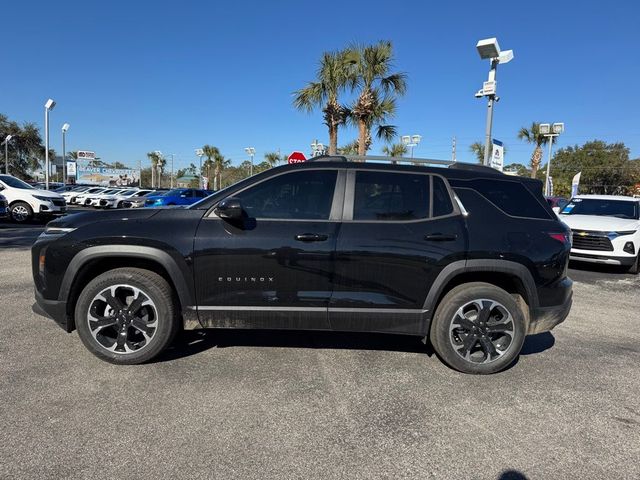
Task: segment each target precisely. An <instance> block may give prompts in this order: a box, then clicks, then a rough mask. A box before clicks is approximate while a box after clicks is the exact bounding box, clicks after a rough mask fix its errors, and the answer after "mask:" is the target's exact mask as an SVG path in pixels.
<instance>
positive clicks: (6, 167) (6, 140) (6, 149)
mask: <svg viewBox="0 0 640 480" xmlns="http://www.w3.org/2000/svg"><path fill="white" fill-rule="evenodd" d="M12 138H13V135H7V136H6V137H4V142H2V144H3V145H4V173H5V174H7V175H9V141H10V140H11V139H12Z"/></svg>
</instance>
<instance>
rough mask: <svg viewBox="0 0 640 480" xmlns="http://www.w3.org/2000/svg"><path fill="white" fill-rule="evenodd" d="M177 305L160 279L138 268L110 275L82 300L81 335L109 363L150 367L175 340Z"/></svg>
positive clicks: (79, 309)
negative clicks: (149, 362)
mask: <svg viewBox="0 0 640 480" xmlns="http://www.w3.org/2000/svg"><path fill="white" fill-rule="evenodd" d="M176 303H177V302H176V301H175V295H174V293H173V291H172V289H171V286H170V285H169V284H168V282H167V281H166V280H165V279H164V278H162V277H161V276H160V275H158V274H156V273H154V272H151V271H148V270H143V269H138V268H118V269H114V270H110V271H108V272H105V273H103V274H101V275H99V276H97V277H96V278H94V279H93V280H92V281H91V282H89V283H88V284H87V286H86V287H85V288H84V290H83V291H82V293H81V294H80V296H79V297H78V302H77V303H76V309H75V322H76V328H77V330H78V335H79V336H80V339H81V340H82V342H83V343H84V345H85V346H86V347H87V349H89V351H90V352H91V353H93V354H94V355H95V356H97V357H99V358H101V359H102V360H106V361H107V362H110V363H116V364H122V365H132V364H138V363H143V362H147V361H149V360H151V359H153V358H154V357H156V356H157V355H158V354H159V353H160V352H162V350H164V349H165V348H166V347H167V346H168V345H169V344H170V343H171V341H172V340H173V337H174V336H175V333H176V331H177V328H178V321H177V314H176V309H175V305H176Z"/></svg>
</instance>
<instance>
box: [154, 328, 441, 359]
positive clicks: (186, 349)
mask: <svg viewBox="0 0 640 480" xmlns="http://www.w3.org/2000/svg"><path fill="white" fill-rule="evenodd" d="M214 347H215V348H228V347H276V348H310V349H349V350H382V351H392V352H407V353H421V354H427V355H428V356H429V357H431V356H432V355H433V354H434V351H433V348H432V347H431V344H430V343H429V342H427V343H426V344H425V343H423V342H422V340H421V338H420V337H415V336H406V335H387V334H382V333H359V332H358V333H349V332H317V331H313V332H312V331H294V330H242V329H238V330H233V329H210V330H192V331H184V332H181V333H180V334H179V335H178V337H177V338H176V340H175V341H174V342H173V345H172V346H171V347H169V348H168V349H167V350H165V351H164V352H163V353H162V354H161V355H160V356H159V357H158V358H157V359H156V360H155V362H166V361H171V360H176V359H178V358H184V357H188V356H191V355H195V354H198V353H200V352H204V351H205V350H209V349H210V348H214Z"/></svg>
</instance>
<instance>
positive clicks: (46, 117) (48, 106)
mask: <svg viewBox="0 0 640 480" xmlns="http://www.w3.org/2000/svg"><path fill="white" fill-rule="evenodd" d="M55 106H56V102H54V101H53V100H52V99H49V100H47V103H45V104H44V165H45V170H46V171H45V174H44V184H45V188H46V189H47V190H49V112H50V111H51V110H53V107H55Z"/></svg>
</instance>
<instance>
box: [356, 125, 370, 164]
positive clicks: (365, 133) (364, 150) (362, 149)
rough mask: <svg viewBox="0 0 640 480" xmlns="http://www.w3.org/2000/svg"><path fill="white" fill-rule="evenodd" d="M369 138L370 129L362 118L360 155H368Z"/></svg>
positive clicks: (359, 135)
mask: <svg viewBox="0 0 640 480" xmlns="http://www.w3.org/2000/svg"><path fill="white" fill-rule="evenodd" d="M368 138H369V129H368V128H367V124H366V123H365V122H364V120H362V119H361V118H359V119H358V155H361V156H364V155H366V154H367V143H368V142H367V140H368Z"/></svg>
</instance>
